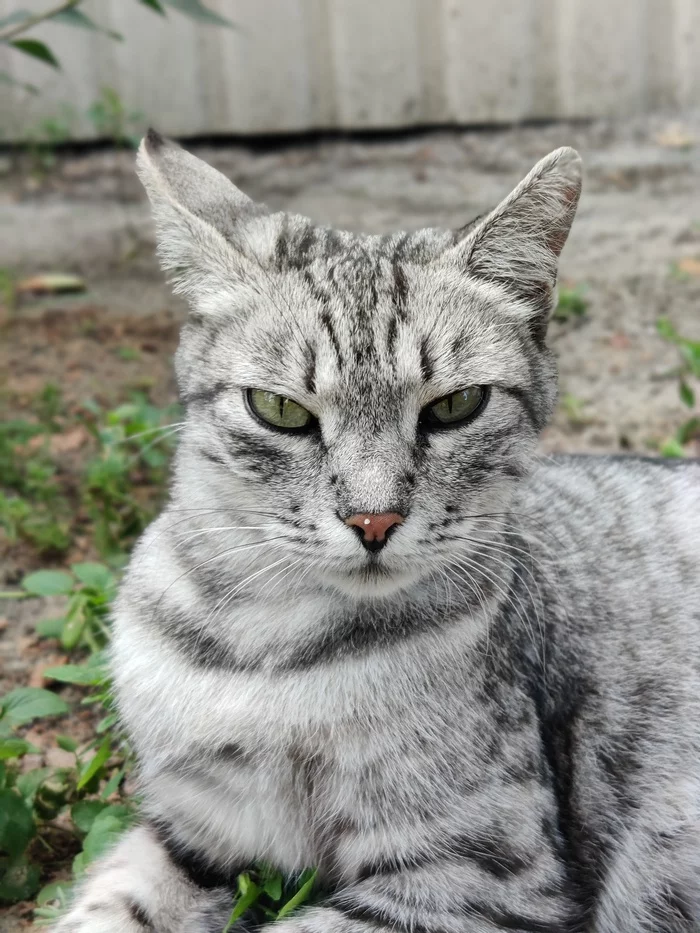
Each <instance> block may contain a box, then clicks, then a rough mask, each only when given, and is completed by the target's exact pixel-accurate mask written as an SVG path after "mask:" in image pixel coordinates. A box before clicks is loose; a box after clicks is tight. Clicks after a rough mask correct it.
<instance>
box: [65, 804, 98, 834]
mask: <svg viewBox="0 0 700 933" xmlns="http://www.w3.org/2000/svg"><path fill="white" fill-rule="evenodd" d="M106 806H107V804H106V803H104V802H103V801H102V800H79V801H78V802H77V803H74V804H73V806H72V807H71V808H70V815H71V819H72V820H73V822H74V823H75V825H76V826H77V827H78V829H79V830H80V831H81V833H89V832H90V830H91V829H92V824H93V823H94V822H95V820H96V819H97V817H98V816H99V815H100V813H102V811H103V810H104V809H105V808H106Z"/></svg>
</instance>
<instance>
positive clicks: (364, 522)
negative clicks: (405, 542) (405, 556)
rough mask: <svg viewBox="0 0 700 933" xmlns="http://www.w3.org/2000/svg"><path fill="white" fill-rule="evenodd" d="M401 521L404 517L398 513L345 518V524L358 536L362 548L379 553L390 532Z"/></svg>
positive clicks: (369, 513) (360, 513)
mask: <svg viewBox="0 0 700 933" xmlns="http://www.w3.org/2000/svg"><path fill="white" fill-rule="evenodd" d="M403 520H404V516H403V515H399V513H398V512H358V514H357V515H351V516H350V518H346V519H345V524H346V525H349V526H350V527H351V528H352V529H353V530H354V531H355V532H356V533H357V534H358V535H359V537H360V541H361V542H362V545H363V547H365V548H367V550H368V551H381V549H382V548H383V547H384V545H385V544H386V543H387V541H388V540H389V535H390V534H391V532H392V531H395V530H396V528H397V527H398V526H399V525H400V524H401V523H402V522H403Z"/></svg>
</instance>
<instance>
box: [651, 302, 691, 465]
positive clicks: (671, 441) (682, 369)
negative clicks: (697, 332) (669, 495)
mask: <svg viewBox="0 0 700 933" xmlns="http://www.w3.org/2000/svg"><path fill="white" fill-rule="evenodd" d="M656 329H657V331H658V333H659V335H660V336H661V337H663V339H664V340H666V341H668V342H669V343H672V344H673V345H674V346H675V347H676V348H677V349H678V356H679V365H678V367H677V368H676V370H675V372H674V375H675V376H676V378H677V380H678V395H679V397H680V400H681V402H682V403H683V405H685V407H686V408H689V409H694V408H695V405H696V401H697V390H696V389H695V388H694V387H693V383H694V382H696V381H697V380H698V379H700V341H697V340H689V339H688V338H687V337H683V336H681V335H680V334H679V333H678V331H677V330H676V328H675V327H674V326H673V324H671V322H670V321H669V320H668V318H665V317H661V318H659V319H658V320H657V322H656ZM697 439H700V416H699V415H691V417H690V418H687V419H685V420H684V421H683V422H682V423H681V424H680V426H679V427H678V428H677V429H676V432H675V434H674V435H673V436H672V437H670V438H668V439H667V440H666V441H664V443H663V444H662V445H661V448H660V450H661V453H662V454H663V455H664V456H665V457H683V456H685V450H686V446H687V445H688V444H689V443H690V442H691V441H693V440H697Z"/></svg>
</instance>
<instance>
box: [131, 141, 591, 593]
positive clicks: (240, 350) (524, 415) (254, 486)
mask: <svg viewBox="0 0 700 933" xmlns="http://www.w3.org/2000/svg"><path fill="white" fill-rule="evenodd" d="M140 164H141V172H142V177H143V178H144V181H145V183H146V186H147V189H148V190H149V194H150V196H151V199H152V201H153V203H154V207H155V215H156V220H157V222H158V224H159V233H160V249H161V253H162V255H163V257H164V261H165V264H166V266H167V267H169V268H170V269H174V270H175V271H176V280H177V284H178V287H179V288H180V290H181V291H183V292H184V293H185V294H187V296H188V298H189V299H190V303H191V304H192V307H193V315H192V318H191V320H190V322H189V323H188V324H187V326H186V327H185V329H184V331H183V337H182V342H181V347H180V350H179V353H178V377H179V380H180V385H181V390H182V394H183V398H184V399H185V401H186V403H187V427H186V429H185V432H184V438H183V442H182V445H181V451H180V456H179V461H178V477H177V483H178V484H179V487H180V490H181V492H182V491H183V489H184V488H189V489H191V491H192V498H193V500H195V499H196V501H197V502H201V501H203V499H205V500H206V501H208V502H209V503H210V504H211V506H212V508H213V507H218V508H221V509H230V510H231V511H232V512H233V513H235V510H236V509H240V510H241V511H240V515H245V516H247V517H248V520H249V521H250V515H251V514H257V515H258V516H259V518H260V521H261V522H264V525H265V527H266V528H268V529H269V528H276V529H278V530H279V534H280V535H281V536H282V537H283V540H284V546H285V547H287V548H289V551H290V554H291V555H293V557H294V558H295V559H296V558H299V559H300V563H301V566H302V568H303V570H304V572H306V573H308V574H313V575H314V576H315V577H316V578H318V579H319V580H321V581H325V582H327V583H330V584H332V585H334V586H337V587H339V588H340V589H342V590H344V591H345V592H348V593H353V594H356V595H360V596H365V595H389V594H390V593H392V592H394V591H396V590H397V589H400V588H402V587H405V586H407V585H409V584H411V583H412V582H415V581H416V580H418V579H420V578H421V577H422V576H424V575H425V574H427V573H432V572H440V569H441V568H442V567H444V566H445V565H446V563H448V562H449V560H450V556H451V554H452V553H453V552H454V550H455V541H464V540H465V539H468V538H469V536H470V535H471V536H472V538H473V540H474V541H481V542H482V543H483V544H484V546H487V542H488V534H489V529H491V530H492V529H493V528H495V527H497V526H498V523H499V521H501V520H502V515H503V512H504V510H505V509H506V508H507V506H508V502H509V499H510V497H511V495H512V491H513V488H514V486H515V484H517V482H518V481H519V479H520V478H521V477H522V476H523V475H524V474H525V473H526V472H527V470H528V466H529V463H530V460H531V458H532V454H533V450H534V446H535V443H536V440H537V435H538V433H539V431H540V430H541V428H542V427H543V425H544V424H545V423H546V420H547V418H548V417H549V414H550V412H551V410H552V406H553V402H554V398H555V394H556V386H555V375H554V367H553V364H552V360H551V356H550V354H549V351H548V350H547V349H546V348H545V346H544V343H543V334H544V330H545V327H546V320H547V317H548V315H549V311H550V308H551V302H552V298H553V290H554V284H555V275H556V260H557V256H558V253H559V251H560V250H561V247H562V246H563V243H564V240H565V237H566V233H567V232H568V228H569V225H570V222H571V219H572V217H573V212H574V209H575V204H576V200H577V197H578V190H579V184H580V183H579V171H578V160H577V158H576V157H575V155H574V154H571V153H570V151H563V152H560V153H559V154H558V155H554V156H552V157H549V158H548V160H544V162H543V163H540V165H539V166H538V167H537V168H536V169H535V170H534V172H533V173H531V175H530V176H528V179H526V182H524V183H523V184H522V185H521V186H520V187H519V188H518V189H516V191H515V192H514V193H513V195H511V196H510V198H509V199H507V201H506V202H504V204H503V205H501V207H500V208H498V209H497V210H496V211H495V212H494V213H493V214H492V215H490V216H489V217H487V218H485V219H484V220H483V221H482V222H480V223H478V224H476V225H473V226H472V228H471V229H469V230H467V231H462V232H458V233H456V234H453V233H448V232H445V231H437V230H424V231H420V232H418V233H415V234H410V235H407V234H397V235H393V236H387V237H362V236H355V235H351V234H347V233H338V232H336V231H333V230H329V229H324V228H318V227H314V226H313V225H312V224H311V222H310V221H308V220H306V219H305V218H302V217H296V216H289V215H284V214H269V213H267V212H266V211H264V210H263V209H261V208H258V207H257V206H255V205H253V204H252V203H251V202H249V201H248V200H247V199H246V198H245V197H244V196H243V195H241V194H240V193H239V192H238V191H237V190H236V189H235V188H234V187H233V186H232V185H231V184H230V182H228V181H227V180H226V179H224V178H223V177H222V176H220V175H219V174H218V173H216V172H214V170H213V169H211V168H209V167H208V166H205V165H204V164H203V163H201V162H198V160H195V159H194V158H193V157H192V156H190V155H188V154H187V153H185V152H183V151H182V150H179V149H176V148H174V147H172V146H170V145H168V144H165V143H163V142H162V141H161V140H159V139H158V138H157V137H155V136H152V137H151V138H150V139H149V140H147V142H146V143H145V144H144V146H143V147H142V152H141V160H140ZM479 536H480V537H479ZM458 550H459V551H460V552H464V551H465V548H464V547H463V546H460V547H459V548H458Z"/></svg>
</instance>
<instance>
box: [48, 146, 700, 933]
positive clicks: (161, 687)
mask: <svg viewBox="0 0 700 933" xmlns="http://www.w3.org/2000/svg"><path fill="white" fill-rule="evenodd" d="M140 171H141V175H142V178H143V180H144V183H145V185H146V188H147V190H148V192H149V195H150V197H151V200H152V202H153V207H154V216H155V219H156V223H157V226H158V231H159V242H160V247H159V248H160V251H161V256H162V258H163V263H164V265H165V267H166V269H169V270H170V271H171V273H172V275H173V277H174V281H175V285H176V287H177V288H178V289H179V290H180V291H182V292H183V293H184V294H185V295H186V296H187V297H188V299H189V301H190V303H191V306H192V314H191V317H190V319H189V321H188V323H187V325H186V326H185V328H184V331H183V336H182V342H181V346H180V349H179V351H178V356H177V371H178V378H179V383H180V388H181V392H182V397H183V400H184V402H185V404H186V407H187V417H186V424H185V427H184V430H183V432H182V437H181V443H180V446H179V450H178V453H177V457H176V464H175V473H174V480H173V485H172V493H171V498H170V503H169V505H168V507H167V508H166V509H165V511H164V513H163V514H162V515H161V517H160V518H159V519H158V520H157V521H156V522H155V523H154V524H153V525H152V526H151V528H150V529H149V530H148V531H147V533H146V534H145V535H144V537H143V539H142V540H141V542H140V543H139V545H138V547H137V549H136V551H135V553H134V556H133V559H132V561H131V565H130V568H129V572H128V575H127V578H126V581H125V583H124V585H123V587H122V590H121V594H120V597H119V601H118V608H117V612H116V617H115V630H116V635H115V646H114V673H115V679H116V684H117V689H118V694H119V704H120V710H121V714H122V718H123V721H124V723H125V726H126V728H127V730H128V732H129V735H130V737H131V740H132V742H133V744H134V746H135V748H136V750H137V753H138V756H139V760H140V775H141V787H142V793H143V795H144V806H143V824H142V825H141V826H140V827H139V828H138V829H135V830H133V831H132V833H131V834H130V835H128V836H127V837H126V838H125V839H124V840H123V841H122V843H121V844H120V845H118V846H117V848H116V849H115V850H114V851H113V853H112V854H111V855H109V856H108V857H107V858H106V859H105V860H104V862H103V863H102V864H101V865H100V866H98V869H97V871H96V872H95V874H94V875H93V877H92V878H91V879H90V880H89V881H88V882H87V883H86V885H85V887H84V888H83V890H82V892H81V895H80V896H79V898H78V899H77V901H76V903H75V904H74V906H73V907H72V909H71V910H70V911H69V913H68V915H67V916H66V918H64V920H63V921H62V922H61V923H60V924H59V926H58V928H57V931H60V933H88V931H89V933H116V931H124V933H139V931H147V930H151V931H156V933H215V931H219V930H221V929H222V926H223V924H224V922H225V920H226V916H227V907H228V905H229V904H230V891H229V886H230V884H231V881H232V879H233V878H234V877H235V875H236V873H237V871H239V870H240V869H241V867H243V866H246V865H248V864H249V863H250V862H252V861H255V860H264V861H266V862H270V863H273V864H274V865H276V866H278V867H279V868H281V869H282V870H284V871H286V872H289V873H294V872H295V871H298V870H299V869H301V868H303V867H305V866H318V867H319V870H320V874H321V877H322V879H323V883H324V886H325V888H326V890H327V892H328V894H327V898H326V900H325V901H324V902H323V903H322V904H321V905H320V906H317V907H313V908H309V909H306V910H304V911H302V912H300V913H299V914H298V915H295V916H293V917H291V918H289V919H286V920H284V921H283V922H281V923H278V924H277V926H276V929H277V930H278V931H279V933H375V931H376V930H378V929H380V930H381V929H387V930H388V929H391V930H394V931H398V933H497V931H501V933H503V931H510V933H513V931H516V933H583V931H589V933H652V931H653V933H691V931H696V933H697V931H698V930H699V929H700V767H699V764H698V754H699V751H700V749H699V747H698V746H699V745H700V669H699V668H700V632H699V631H698V629H699V623H700V582H699V581H700V574H699V570H700V517H699V516H700V464H697V463H690V462H683V463H665V462H653V461H648V460H645V459H642V458H633V457H631V458H614V457H608V458H586V457H561V458H547V459H544V460H543V459H538V458H537V457H536V454H535V447H536V442H537V437H538V434H539V432H540V430H541V429H542V427H543V426H544V425H545V424H546V422H547V419H548V418H549V416H550V414H551V412H552V408H553V405H554V401H555V396H556V378H555V368H554V364H553V360H552V356H551V353H550V351H549V350H548V349H547V347H546V345H545V342H544V334H545V330H546V324H547V319H548V317H549V313H550V311H551V307H552V303H553V300H554V290H555V282H556V265H557V259H558V255H559V252H560V250H561V248H562V246H563V244H564V241H565V239H566V234H567V232H568V229H569V225H570V223H571V221H572V219H573V212H574V210H575V206H576V201H577V198H578V192H579V187H580V172H579V162H578V158H577V157H576V155H575V153H573V152H572V151H571V150H559V151H557V152H555V153H552V154H551V155H550V156H548V157H547V158H546V159H544V160H543V161H542V162H540V163H539V164H538V165H537V166H536V167H535V168H534V169H533V171H532V172H531V173H530V175H529V176H528V177H527V178H526V179H525V180H524V181H523V182H522V183H521V184H520V185H519V186H518V187H517V188H516V189H515V191H514V192H513V193H512V194H511V195H510V196H509V197H508V198H506V200H505V201H504V202H503V203H502V204H501V205H500V206H499V207H498V208H497V209H496V210H495V211H494V212H493V213H492V214H490V215H488V216H487V217H485V218H482V219H480V220H479V221H477V222H476V223H475V224H472V225H470V226H469V227H467V228H465V229H464V230H462V231H458V232H456V233H451V232H445V231H437V230H423V231H419V232H418V233H413V234H396V235H392V236H384V237H376V236H366V237H364V236H356V235H351V234H348V233H339V232H337V231H333V230H329V229H322V228H318V227H315V226H313V225H312V224H311V223H310V222H309V221H308V220H306V219H305V218H301V217H296V216H288V215H283V214H271V213H269V212H267V211H266V210H265V209H263V208H261V207H258V206H256V205H253V204H252V203H251V202H249V201H248V200H247V199H246V198H245V196H243V195H242V194H240V192H238V191H237V190H236V189H235V188H234V187H233V186H232V185H231V184H230V183H229V182H228V181H227V180H226V179H224V178H223V177H222V176H221V175H219V174H218V173H216V172H215V171H214V170H213V169H211V168H209V167H208V166H204V165H203V164H202V163H200V162H198V160H196V159H194V157H192V156H191V155H189V154H187V153H185V152H183V151H182V150H180V149H178V148H176V147H174V146H172V145H171V144H168V143H166V142H165V141H163V140H162V139H161V138H160V137H157V136H156V135H155V134H152V135H151V136H149V137H148V139H147V140H146V141H145V143H144V145H143V147H142V150H141V153H140ZM467 385H484V386H489V387H490V390H489V400H488V404H487V405H486V407H485V409H484V410H483V412H482V413H481V414H480V415H479V416H478V417H477V418H476V419H475V420H473V421H472V422H470V423H468V424H466V425H464V426H463V427H460V428H457V429H454V430H449V431H440V432H436V433H426V432H425V431H423V430H421V429H419V428H417V424H418V415H419V412H420V411H421V409H422V408H423V407H424V406H425V405H427V404H428V403H430V402H432V401H434V400H436V399H439V398H440V397H442V396H444V395H446V394H448V393H450V392H453V391H455V390H457V389H460V388H462V387H464V386H467ZM249 386H253V387H258V388H263V389H268V390H271V391H276V392H279V393H281V394H284V395H287V396H291V397H292V398H294V399H296V400H297V401H298V402H299V403H300V404H302V405H303V406H305V407H306V408H308V410H309V411H311V412H312V414H314V415H315V416H316V417H317V418H318V422H319V426H320V427H319V429H318V430H315V431H313V432H311V433H310V434H307V435H285V434H280V433H278V432H273V431H269V430H267V429H266V428H265V427H263V426H262V425H260V424H259V423H258V422H257V421H255V420H254V419H253V418H252V417H251V415H250V414H249V413H248V411H247V409H246V406H245V404H244V400H243V392H242V390H243V389H244V388H245V387H249ZM380 511H397V512H400V513H402V514H404V515H406V516H407V517H406V520H405V521H404V523H403V524H402V525H401V526H400V527H399V528H398V529H397V530H396V533H395V534H394V535H393V536H392V538H391V540H390V542H389V544H388V545H387V547H386V548H384V549H383V550H382V551H380V552H377V553H371V554H368V553H367V552H365V551H364V550H363V549H362V547H361V546H360V544H359V542H358V539H357V537H356V535H355V534H353V533H352V531H351V529H349V528H348V527H347V526H346V525H345V524H344V523H343V522H342V521H341V520H340V518H342V516H344V515H347V514H351V513H353V512H380Z"/></svg>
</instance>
